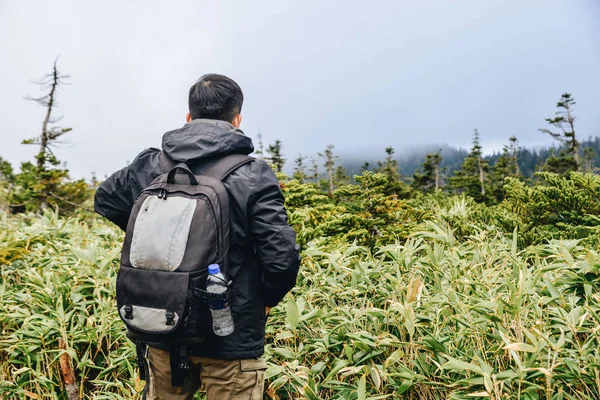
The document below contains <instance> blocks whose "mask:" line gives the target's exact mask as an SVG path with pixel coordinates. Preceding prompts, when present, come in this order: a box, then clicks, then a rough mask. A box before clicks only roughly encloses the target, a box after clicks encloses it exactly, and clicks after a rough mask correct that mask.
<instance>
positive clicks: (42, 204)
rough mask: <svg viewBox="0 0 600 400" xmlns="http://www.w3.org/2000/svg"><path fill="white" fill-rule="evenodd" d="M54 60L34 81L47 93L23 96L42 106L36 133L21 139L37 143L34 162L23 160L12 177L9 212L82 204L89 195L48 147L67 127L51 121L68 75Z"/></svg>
mask: <svg viewBox="0 0 600 400" xmlns="http://www.w3.org/2000/svg"><path fill="white" fill-rule="evenodd" d="M57 62H58V59H57V60H55V61H54V65H53V68H52V72H51V73H49V74H46V75H44V76H43V77H42V78H41V79H40V80H39V81H38V82H37V83H38V85H39V86H40V88H41V90H45V91H47V94H45V95H43V96H41V97H27V98H26V99H27V100H31V101H33V102H35V103H37V104H39V105H41V106H42V107H44V108H45V116H44V120H43V122H42V130H41V133H40V136H38V137H34V138H31V139H27V140H23V142H22V143H23V144H25V145H36V146H39V151H38V153H37V155H36V156H35V159H36V161H35V163H31V162H24V163H22V164H21V171H20V172H19V173H18V174H15V175H14V176H13V177H12V184H11V189H10V191H9V194H8V201H9V203H10V209H11V211H12V212H22V211H41V210H43V209H45V208H48V207H56V208H59V209H60V211H62V212H65V211H72V210H75V209H76V208H82V205H81V204H82V203H83V202H84V201H85V200H87V199H88V198H89V196H90V188H89V187H88V185H87V184H86V183H85V181H83V180H79V181H69V171H68V170H67V169H66V164H63V165H64V168H59V165H60V161H59V160H58V159H57V158H56V156H55V154H54V152H53V151H52V148H54V147H57V146H58V145H59V144H61V143H62V142H61V140H60V139H61V138H62V137H63V136H64V135H65V134H66V133H67V132H70V131H71V128H62V127H60V126H57V125H55V123H56V122H57V121H58V120H60V117H58V118H56V117H54V112H55V111H56V108H57V106H58V102H57V96H58V93H59V90H60V88H61V87H62V86H63V85H65V84H66V80H67V79H68V78H69V75H64V74H62V73H61V72H60V71H59V70H58V67H57Z"/></svg>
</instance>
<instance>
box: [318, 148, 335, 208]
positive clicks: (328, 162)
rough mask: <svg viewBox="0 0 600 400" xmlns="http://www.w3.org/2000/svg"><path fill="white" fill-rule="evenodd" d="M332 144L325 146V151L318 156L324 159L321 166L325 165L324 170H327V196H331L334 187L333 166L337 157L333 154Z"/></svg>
mask: <svg viewBox="0 0 600 400" xmlns="http://www.w3.org/2000/svg"><path fill="white" fill-rule="evenodd" d="M332 150H333V145H332V144H330V145H328V146H327V148H326V149H325V151H324V152H323V153H319V157H321V158H322V159H323V160H324V163H323V166H324V167H325V170H326V171H327V195H328V196H329V197H332V196H333V189H334V185H333V172H334V169H333V168H334V166H335V159H336V158H338V157H337V156H334V155H333V151H332Z"/></svg>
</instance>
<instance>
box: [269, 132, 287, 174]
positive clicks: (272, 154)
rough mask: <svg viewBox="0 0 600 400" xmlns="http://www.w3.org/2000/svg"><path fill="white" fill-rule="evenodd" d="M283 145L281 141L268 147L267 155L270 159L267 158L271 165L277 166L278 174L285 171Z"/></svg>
mask: <svg viewBox="0 0 600 400" xmlns="http://www.w3.org/2000/svg"><path fill="white" fill-rule="evenodd" d="M282 147H283V145H282V144H281V140H276V141H275V143H273V144H270V145H269V147H267V153H268V154H269V157H267V159H268V161H269V163H271V164H273V165H275V169H276V170H277V172H281V171H282V170H283V165H284V164H285V160H286V159H285V158H283V154H282V153H281V148H282Z"/></svg>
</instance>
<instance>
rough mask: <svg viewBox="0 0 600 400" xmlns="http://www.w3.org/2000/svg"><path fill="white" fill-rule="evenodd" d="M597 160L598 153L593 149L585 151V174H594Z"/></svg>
mask: <svg viewBox="0 0 600 400" xmlns="http://www.w3.org/2000/svg"><path fill="white" fill-rule="evenodd" d="M595 158H596V152H595V151H594V149H593V148H591V147H586V148H585V149H584V150H583V160H584V166H585V169H584V171H585V173H588V174H591V173H593V172H594V159H595Z"/></svg>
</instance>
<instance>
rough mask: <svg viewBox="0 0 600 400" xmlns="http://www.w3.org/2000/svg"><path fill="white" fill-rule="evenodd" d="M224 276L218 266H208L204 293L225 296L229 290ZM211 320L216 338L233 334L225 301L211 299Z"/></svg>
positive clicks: (229, 313) (229, 312)
mask: <svg viewBox="0 0 600 400" xmlns="http://www.w3.org/2000/svg"><path fill="white" fill-rule="evenodd" d="M225 282H226V279H225V276H224V275H223V274H222V273H221V269H220V268H219V264H211V265H209V266H208V278H207V279H206V291H207V292H209V293H216V294H226V293H227V291H228V290H229V289H228V287H227V284H226V283H225ZM208 305H209V307H210V313H211V314H212V319H213V331H214V332H215V335H217V336H227V335H230V334H231V333H232V332H233V329H234V326H233V317H232V316H231V308H230V307H229V302H228V301H227V300H220V299H211V300H210V301H209V303H208Z"/></svg>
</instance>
